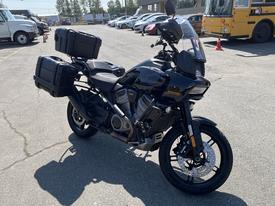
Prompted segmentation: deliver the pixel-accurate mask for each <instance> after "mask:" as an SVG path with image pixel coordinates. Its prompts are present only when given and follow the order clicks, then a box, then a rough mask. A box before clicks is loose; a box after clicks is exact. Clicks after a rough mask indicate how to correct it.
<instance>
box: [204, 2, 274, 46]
mask: <svg viewBox="0 0 275 206" xmlns="http://www.w3.org/2000/svg"><path fill="white" fill-rule="evenodd" d="M274 25H275V0H206V8H205V14H204V17H203V32H204V33H205V34H206V35H210V36H218V37H223V38H252V39H253V41H254V42H258V43H261V42H266V41H268V40H269V39H271V37H273V36H274V31H275V27H274Z"/></svg>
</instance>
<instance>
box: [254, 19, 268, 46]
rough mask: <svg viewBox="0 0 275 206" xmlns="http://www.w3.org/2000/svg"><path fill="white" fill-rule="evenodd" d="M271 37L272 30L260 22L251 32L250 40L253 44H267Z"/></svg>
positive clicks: (266, 24)
mask: <svg viewBox="0 0 275 206" xmlns="http://www.w3.org/2000/svg"><path fill="white" fill-rule="evenodd" d="M271 37H272V29H271V27H270V25H269V24H268V23H266V22H261V23H259V24H257V25H256V27H255V28H254V31H253V35H252V40H253V41H254V42H255V43H263V42H267V41H268V40H269V39H270V38H271Z"/></svg>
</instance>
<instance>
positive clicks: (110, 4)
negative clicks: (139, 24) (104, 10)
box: [107, 0, 115, 15]
mask: <svg viewBox="0 0 275 206" xmlns="http://www.w3.org/2000/svg"><path fill="white" fill-rule="evenodd" d="M107 6H108V13H109V14H112V15H113V14H115V2H114V1H113V0H110V1H108V3H107Z"/></svg>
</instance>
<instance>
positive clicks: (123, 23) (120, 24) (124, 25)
mask: <svg viewBox="0 0 275 206" xmlns="http://www.w3.org/2000/svg"><path fill="white" fill-rule="evenodd" d="M137 18H138V16H131V17H129V18H127V19H125V20H121V21H117V22H116V23H115V25H116V27H117V28H119V29H126V28H127V23H128V22H130V21H133V20H136V19H137Z"/></svg>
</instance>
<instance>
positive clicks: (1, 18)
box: [0, 8, 39, 45]
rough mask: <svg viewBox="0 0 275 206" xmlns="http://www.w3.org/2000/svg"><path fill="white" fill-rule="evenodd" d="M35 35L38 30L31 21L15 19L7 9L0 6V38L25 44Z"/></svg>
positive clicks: (37, 33)
mask: <svg viewBox="0 0 275 206" xmlns="http://www.w3.org/2000/svg"><path fill="white" fill-rule="evenodd" d="M37 36H39V31H38V28H37V26H36V24H35V23H34V22H33V21H30V20H24V19H20V20H19V19H15V17H14V16H13V15H12V14H11V12H10V11H9V10H8V9H5V8H0V40H8V41H15V42H17V43H18V44H21V45H26V44H28V43H29V42H31V41H33V40H34V39H35V38H36V37H37Z"/></svg>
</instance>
